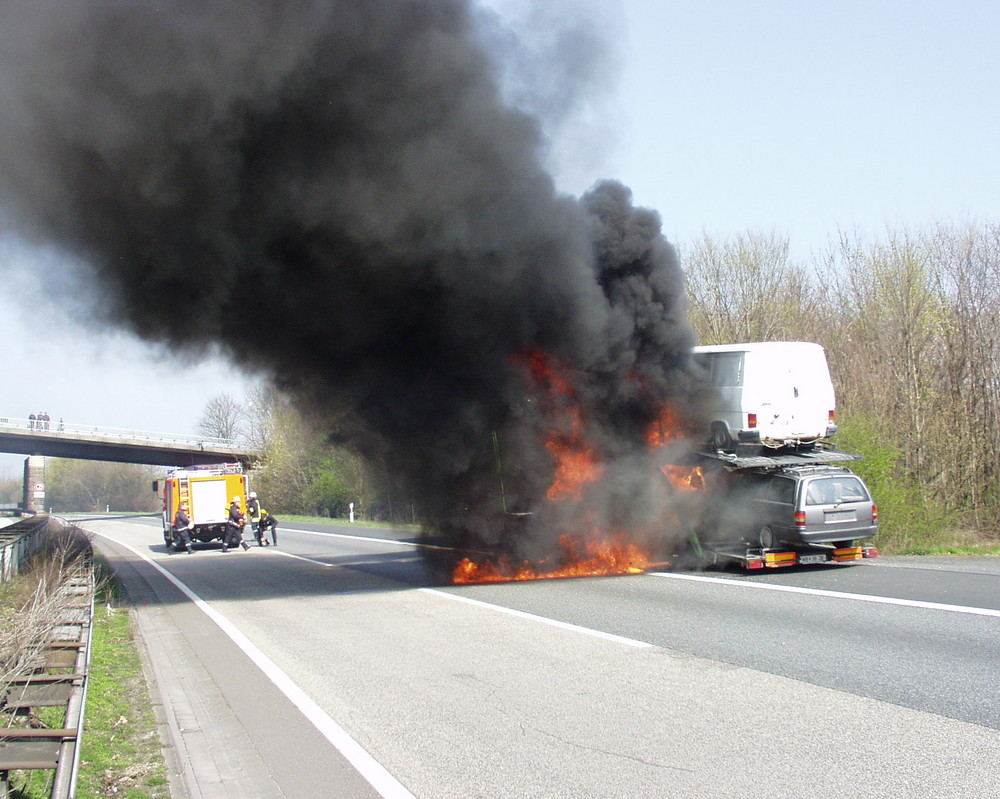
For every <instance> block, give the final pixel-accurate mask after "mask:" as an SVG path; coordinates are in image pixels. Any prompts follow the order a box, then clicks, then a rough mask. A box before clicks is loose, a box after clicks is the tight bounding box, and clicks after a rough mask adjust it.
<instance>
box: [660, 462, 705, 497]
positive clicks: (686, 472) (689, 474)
mask: <svg viewBox="0 0 1000 799" xmlns="http://www.w3.org/2000/svg"><path fill="white" fill-rule="evenodd" d="M660 471H661V472H663V474H665V475H666V477H667V480H668V482H669V483H670V485H672V486H673V487H674V488H677V489H680V490H681V491H700V490H701V489H703V488H704V487H705V472H704V471H702V468H701V467H700V466H691V467H687V466H670V465H667V466H661V467H660Z"/></svg>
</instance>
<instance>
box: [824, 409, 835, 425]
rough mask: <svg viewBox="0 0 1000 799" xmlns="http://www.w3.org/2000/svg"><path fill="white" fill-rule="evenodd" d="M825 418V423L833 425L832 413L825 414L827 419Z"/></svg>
mask: <svg viewBox="0 0 1000 799" xmlns="http://www.w3.org/2000/svg"><path fill="white" fill-rule="evenodd" d="M826 418H827V421H828V422H829V423H830V424H833V421H834V420H833V411H829V412H828V413H827V417H826Z"/></svg>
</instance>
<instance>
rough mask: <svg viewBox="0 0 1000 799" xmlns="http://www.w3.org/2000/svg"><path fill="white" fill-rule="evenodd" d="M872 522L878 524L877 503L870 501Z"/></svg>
mask: <svg viewBox="0 0 1000 799" xmlns="http://www.w3.org/2000/svg"><path fill="white" fill-rule="evenodd" d="M872 524H878V505H876V504H875V503H874V502H873V503H872Z"/></svg>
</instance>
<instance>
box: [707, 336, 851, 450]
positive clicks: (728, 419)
mask: <svg viewBox="0 0 1000 799" xmlns="http://www.w3.org/2000/svg"><path fill="white" fill-rule="evenodd" d="M694 357H695V361H697V362H698V363H701V364H702V365H703V366H704V367H705V368H706V369H707V370H708V375H709V377H710V381H711V384H712V387H713V388H714V390H715V392H714V393H715V396H714V399H713V402H712V405H711V406H710V410H711V414H710V426H709V436H708V440H709V442H710V444H711V445H712V446H713V447H714V448H716V449H723V450H726V449H732V448H733V447H734V446H735V444H738V443H748V444H762V445H764V446H767V447H787V446H808V445H810V444H814V443H815V442H816V441H818V440H819V439H821V438H825V437H827V436H832V435H833V434H834V433H835V432H836V431H837V425H836V424H835V422H834V409H835V405H834V392H833V381H832V380H831V379H830V368H829V366H828V364H827V361H826V352H825V351H824V350H823V348H822V347H821V346H820V345H819V344H813V343H810V342H805V341H764V342H756V343H747V344H718V345H711V346H703V347H695V348H694Z"/></svg>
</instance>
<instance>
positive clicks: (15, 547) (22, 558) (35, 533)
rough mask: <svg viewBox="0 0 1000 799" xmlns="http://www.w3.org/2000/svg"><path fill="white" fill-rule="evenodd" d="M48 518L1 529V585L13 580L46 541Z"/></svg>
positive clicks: (20, 522) (27, 521)
mask: <svg viewBox="0 0 1000 799" xmlns="http://www.w3.org/2000/svg"><path fill="white" fill-rule="evenodd" d="M47 524H48V517H46V516H35V517H32V518H29V519H22V520H21V521H19V522H15V523H14V524H11V525H8V526H6V527H2V528H0V585H2V584H3V583H6V582H8V581H9V580H11V579H12V578H13V577H14V576H15V575H16V574H18V573H19V572H20V571H21V569H23V568H24V565H25V564H26V563H27V562H28V560H29V559H30V558H31V556H32V555H34V554H35V553H36V552H37V551H38V549H39V547H41V546H42V543H43V542H44V539H45V528H46V526H47Z"/></svg>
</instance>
